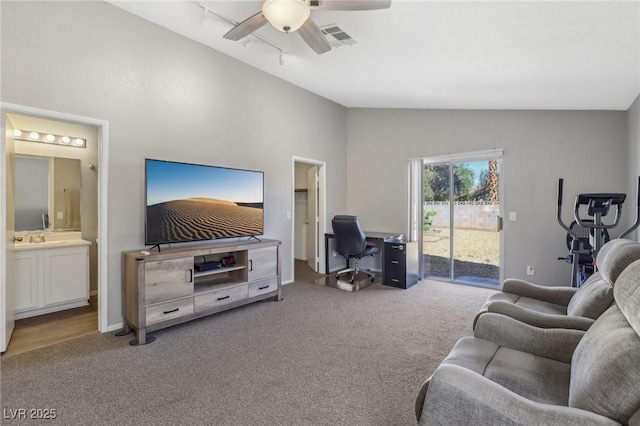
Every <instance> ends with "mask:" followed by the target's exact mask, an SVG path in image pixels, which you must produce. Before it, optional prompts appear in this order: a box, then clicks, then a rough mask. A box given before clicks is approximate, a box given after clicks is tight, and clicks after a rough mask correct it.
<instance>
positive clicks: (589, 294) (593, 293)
mask: <svg viewBox="0 0 640 426" xmlns="http://www.w3.org/2000/svg"><path fill="white" fill-rule="evenodd" d="M612 303H613V287H612V286H611V284H609V281H607V280H605V279H604V278H603V277H602V274H601V273H600V272H596V273H595V274H593V275H591V276H590V277H589V279H587V281H585V283H584V284H582V287H580V288H579V289H578V291H576V294H574V295H573V297H572V298H571V300H570V301H569V304H568V305H567V315H573V316H578V317H587V318H592V319H598V317H599V316H600V315H602V313H603V312H604V311H606V310H607V309H609V306H611V304H612Z"/></svg>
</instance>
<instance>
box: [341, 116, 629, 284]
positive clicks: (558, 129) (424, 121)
mask: <svg viewBox="0 0 640 426" xmlns="http://www.w3.org/2000/svg"><path fill="white" fill-rule="evenodd" d="M348 115H349V120H348V140H349V145H348V158H349V162H348V171H347V180H348V186H347V187H348V192H347V210H348V212H349V213H352V214H356V215H358V216H359V217H360V220H361V223H362V226H363V228H364V229H369V230H375V231H390V232H393V231H401V232H404V231H405V230H406V222H407V204H408V200H407V159H408V158H410V157H421V156H438V155H445V154H449V153H463V152H470V151H480V150H487V149H492V148H504V161H503V165H504V169H503V170H504V199H503V203H504V211H505V214H506V213H507V212H509V211H515V212H516V213H517V221H516V222H509V221H507V220H505V222H504V225H505V226H504V245H505V247H504V253H505V256H504V266H505V277H516V278H522V279H525V278H530V279H531V280H533V281H535V282H538V283H540V284H547V285H553V284H558V285H565V284H566V285H568V284H569V279H570V271H569V265H568V264H566V263H564V262H560V261H558V260H556V258H557V257H559V256H565V255H566V254H567V250H566V246H565V232H564V231H563V230H562V229H561V228H560V226H559V225H558V224H557V222H556V219H555V209H556V185H557V179H558V178H560V177H563V178H565V197H564V206H565V208H564V209H563V212H564V214H563V217H564V219H565V221H567V222H569V221H570V220H571V216H572V205H573V198H574V196H575V194H577V193H580V192H625V191H626V188H627V180H628V178H627V172H626V169H627V166H626V165H627V159H626V156H627V137H626V113H625V112H602V111H600V112H571V111H453V110H452V111H449V110H387V109H350V110H349V112H348ZM621 228H622V227H620V228H618V229H616V230H614V232H613V234H614V235H617V234H616V232H617V233H619V232H620V230H621ZM526 265H534V266H535V271H536V275H535V276H534V277H528V276H527V275H526Z"/></svg>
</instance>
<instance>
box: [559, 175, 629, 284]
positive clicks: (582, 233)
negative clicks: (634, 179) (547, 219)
mask: <svg viewBox="0 0 640 426" xmlns="http://www.w3.org/2000/svg"><path fill="white" fill-rule="evenodd" d="M563 182H564V179H558V209H557V213H556V217H557V219H558V223H559V224H560V226H561V227H562V228H563V229H564V230H565V231H567V248H568V249H569V255H568V256H567V257H560V258H558V259H559V260H566V261H567V262H568V263H571V265H572V268H571V286H572V287H580V286H581V285H582V283H584V281H585V280H586V279H587V278H589V277H590V276H591V275H592V274H593V273H594V272H595V271H596V265H595V259H596V257H597V255H598V251H599V250H600V249H601V248H602V246H603V245H604V244H605V243H606V242H607V241H609V232H608V230H609V229H611V228H615V227H616V226H618V224H619V222H620V218H621V217H622V205H623V204H624V201H625V198H626V194H622V193H603V194H578V195H577V196H576V199H575V202H574V206H573V217H574V219H575V220H574V221H573V222H571V224H570V225H569V226H567V225H566V224H565V223H564V222H563V221H562V187H563ZM582 206H586V214H587V216H588V218H584V217H582V216H581V215H580V210H581V207H582ZM612 206H615V208H616V210H615V218H614V219H613V222H611V223H603V221H602V218H603V217H606V216H608V215H609V211H610V209H611V207H612ZM639 225H640V176H639V177H638V202H637V212H636V221H635V223H634V224H633V225H631V227H630V228H629V229H627V230H626V231H624V232H623V233H622V234H621V235H620V237H619V238H625V237H626V236H627V235H629V234H630V233H632V232H633V231H634V230H635V229H636V228H637V227H638V226H639Z"/></svg>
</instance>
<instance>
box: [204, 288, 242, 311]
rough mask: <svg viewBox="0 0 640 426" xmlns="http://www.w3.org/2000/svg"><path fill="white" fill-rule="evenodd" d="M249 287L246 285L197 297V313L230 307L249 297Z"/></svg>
mask: <svg viewBox="0 0 640 426" xmlns="http://www.w3.org/2000/svg"><path fill="white" fill-rule="evenodd" d="M247 290H248V286H247V285H246V284H243V285H239V286H237V287H232V288H228V289H225V290H220V291H214V292H211V293H206V294H200V295H198V296H196V313H200V312H203V311H208V310H210V309H212V308H215V307H217V306H223V305H228V304H230V303H234V302H237V301H239V300H243V299H246V298H247V297H248V291H247Z"/></svg>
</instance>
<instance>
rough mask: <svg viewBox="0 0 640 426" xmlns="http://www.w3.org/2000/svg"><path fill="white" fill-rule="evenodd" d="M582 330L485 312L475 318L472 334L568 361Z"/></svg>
mask: <svg viewBox="0 0 640 426" xmlns="http://www.w3.org/2000/svg"><path fill="white" fill-rule="evenodd" d="M584 333H585V332H584V331H582V330H568V329H565V328H540V327H534V326H532V325H529V324H525V323H523V322H520V321H518V320H516V319H513V318H511V317H508V316H505V315H501V314H494V313H490V312H488V313H486V314H483V315H482V316H481V317H480V318H479V319H478V322H477V323H476V329H475V330H474V332H473V336H474V337H477V338H479V339H485V340H489V341H491V342H493V343H495V344H497V345H500V346H505V347H507V348H511V349H516V350H518V351H522V352H527V353H530V354H533V355H538V356H542V357H545V358H550V359H555V360H556V361H560V362H566V363H570V362H571V357H572V356H573V351H574V350H575V349H576V346H578V342H580V339H582V336H584Z"/></svg>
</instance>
